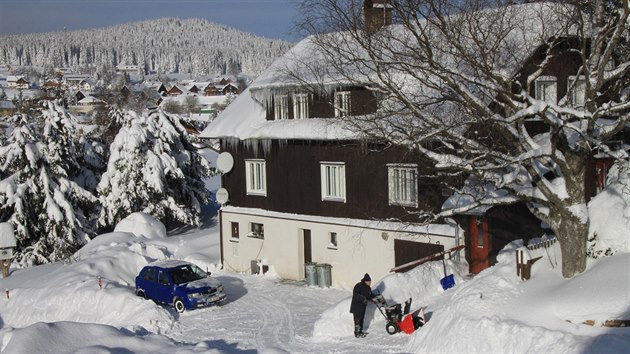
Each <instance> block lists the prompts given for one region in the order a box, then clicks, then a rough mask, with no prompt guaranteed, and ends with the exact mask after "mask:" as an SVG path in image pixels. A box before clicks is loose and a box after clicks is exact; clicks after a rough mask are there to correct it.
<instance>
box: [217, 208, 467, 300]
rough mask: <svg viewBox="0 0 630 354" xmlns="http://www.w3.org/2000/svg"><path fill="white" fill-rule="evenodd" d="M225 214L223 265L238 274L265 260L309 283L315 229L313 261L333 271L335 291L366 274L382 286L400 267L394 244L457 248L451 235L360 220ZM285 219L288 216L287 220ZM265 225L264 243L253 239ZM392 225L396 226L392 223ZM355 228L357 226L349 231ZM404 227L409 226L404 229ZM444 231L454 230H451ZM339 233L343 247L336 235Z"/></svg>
mask: <svg viewBox="0 0 630 354" xmlns="http://www.w3.org/2000/svg"><path fill="white" fill-rule="evenodd" d="M235 209H238V210H232V209H228V210H223V211H222V212H221V223H222V224H221V225H222V232H223V266H224V269H226V270H228V271H234V272H250V271H251V261H252V260H260V261H261V264H264V265H268V266H269V268H270V269H272V270H273V271H274V272H275V273H277V274H278V276H280V277H281V278H283V279H293V280H303V279H304V277H305V276H304V237H303V231H302V230H304V229H308V230H311V250H312V261H313V262H317V263H328V264H330V265H331V266H332V268H331V278H332V285H333V286H334V287H341V288H347V289H351V288H352V287H353V286H354V284H356V283H357V282H358V281H359V280H360V279H361V277H363V274H364V273H369V274H370V275H371V277H372V279H373V281H378V280H379V279H381V278H383V277H384V276H386V275H387V274H389V270H390V269H391V268H393V267H394V265H395V254H394V240H395V239H404V240H410V241H416V242H424V243H433V244H435V243H438V242H439V244H441V245H444V247H445V249H449V248H451V247H454V246H455V245H456V240H455V230H454V229H453V230H452V233H451V234H450V235H436V234H427V233H422V232H408V231H407V232H399V231H396V229H395V228H391V227H390V228H373V227H369V226H366V225H355V224H360V223H355V222H353V221H354V220H350V222H348V221H349V220H348V219H342V218H315V217H308V216H300V215H295V214H281V213H268V212H265V211H261V210H258V209H247V208H235ZM283 215H284V217H283ZM233 222H236V223H238V224H239V238H238V239H236V238H233V237H232V236H231V235H232V224H231V223H233ZM251 223H259V224H263V225H264V239H261V238H256V237H251V236H248V235H249V234H250V232H249V230H250V224H251ZM388 224H389V226H391V223H388ZM349 225H352V226H349ZM399 226H400V228H399V229H403V228H404V226H403V225H402V224H399ZM443 229H448V227H445V228H443ZM331 232H335V233H336V234H337V246H336V247H334V246H333V245H331V244H330V233H331Z"/></svg>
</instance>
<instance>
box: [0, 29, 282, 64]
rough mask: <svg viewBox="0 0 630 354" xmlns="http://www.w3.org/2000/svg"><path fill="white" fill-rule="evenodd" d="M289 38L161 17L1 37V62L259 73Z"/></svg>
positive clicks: (279, 52)
mask: <svg viewBox="0 0 630 354" xmlns="http://www.w3.org/2000/svg"><path fill="white" fill-rule="evenodd" d="M291 45H292V44H291V43H288V42H285V41H281V40H273V39H268V38H263V37H257V36H255V35H253V34H251V33H247V32H241V31H238V30H235V29H232V28H229V27H226V26H223V25H218V24H214V23H210V22H208V21H206V20H201V19H186V20H180V19H176V18H162V19H157V20H147V21H141V22H133V23H128V24H122V25H116V26H111V27H106V28H99V29H89V30H78V31H64V32H49V33H37V34H22V35H10V36H0V64H13V65H21V66H38V67H44V68H45V69H46V68H55V67H70V68H73V69H75V70H76V71H79V72H85V73H87V72H89V71H100V70H111V69H112V68H114V67H116V65H118V64H127V65H139V66H140V67H141V68H144V70H145V73H148V72H149V71H154V72H158V73H172V72H177V73H192V74H215V73H219V74H237V73H241V72H242V73H245V74H249V75H253V76H255V75H257V74H259V73H260V72H261V71H262V70H263V69H264V68H265V67H267V66H268V65H269V64H271V62H272V61H273V60H274V58H276V57H278V56H280V55H281V54H283V53H284V52H286V51H287V50H288V49H289V48H290V47H291Z"/></svg>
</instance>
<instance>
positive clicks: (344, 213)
mask: <svg viewBox="0 0 630 354" xmlns="http://www.w3.org/2000/svg"><path fill="white" fill-rule="evenodd" d="M271 144H272V146H271V149H269V152H267V153H264V149H262V148H257V149H254V148H251V147H248V146H247V145H245V144H243V143H242V142H239V143H238V144H236V145H235V146H234V145H233V144H229V145H226V144H225V143H224V144H223V146H222V151H228V152H230V153H231V154H232V155H233V157H234V161H235V164H234V168H233V169H232V171H230V172H229V173H227V174H225V175H224V176H223V181H222V182H223V186H224V187H225V188H226V189H227V190H228V192H229V194H230V201H229V204H230V205H233V206H241V207H248V208H260V209H265V210H271V211H277V212H286V213H294V214H303V215H317V216H327V217H348V218H356V219H366V220H373V219H381V220H382V219H390V218H393V219H398V220H403V221H414V217H413V215H412V214H410V213H413V212H414V211H415V212H418V211H421V210H431V211H437V209H438V208H439V207H440V206H441V205H442V204H443V202H444V201H445V200H446V198H447V197H448V196H444V195H442V190H443V188H442V187H443V180H442V179H441V177H436V173H435V171H433V168H432V167H431V165H430V164H429V163H428V162H427V161H426V160H424V159H422V158H421V157H420V155H419V154H414V153H413V152H411V151H409V150H406V149H404V148H388V149H383V147H382V146H365V145H363V144H361V143H357V142H349V141H345V142H342V141H335V142H322V141H312V142H309V141H302V140H293V141H287V142H282V143H280V142H278V141H272V142H271ZM246 159H264V160H265V164H266V180H267V195H266V196H259V195H247V192H246V181H245V178H246V174H245V162H244V161H245V160H246ZM320 162H343V163H345V182H346V202H338V201H322V196H321V176H320ZM391 163H414V164H417V165H418V172H419V174H420V176H419V178H418V208H403V207H401V206H395V205H389V187H388V168H387V164H391ZM423 175H426V176H431V177H423Z"/></svg>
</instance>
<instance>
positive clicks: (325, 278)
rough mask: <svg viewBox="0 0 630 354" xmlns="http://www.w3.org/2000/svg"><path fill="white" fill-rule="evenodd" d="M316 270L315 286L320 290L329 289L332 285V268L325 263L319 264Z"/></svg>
mask: <svg viewBox="0 0 630 354" xmlns="http://www.w3.org/2000/svg"><path fill="white" fill-rule="evenodd" d="M316 268H317V285H318V286H319V287H321V288H329V287H330V286H331V285H332V278H331V272H330V269H331V268H332V266H331V265H330V264H327V263H319V264H317V266H316Z"/></svg>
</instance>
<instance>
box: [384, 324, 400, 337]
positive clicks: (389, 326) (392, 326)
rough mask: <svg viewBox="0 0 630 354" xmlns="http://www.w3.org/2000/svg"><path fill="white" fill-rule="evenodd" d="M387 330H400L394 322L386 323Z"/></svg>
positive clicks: (392, 332) (394, 331) (393, 331)
mask: <svg viewBox="0 0 630 354" xmlns="http://www.w3.org/2000/svg"><path fill="white" fill-rule="evenodd" d="M385 330H386V331H387V333H389V334H396V333H397V332H398V326H396V325H395V324H394V323H392V322H387V324H386V325H385Z"/></svg>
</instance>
